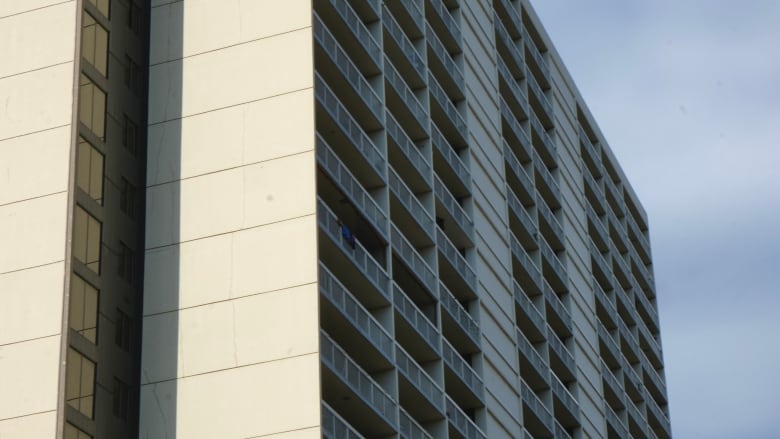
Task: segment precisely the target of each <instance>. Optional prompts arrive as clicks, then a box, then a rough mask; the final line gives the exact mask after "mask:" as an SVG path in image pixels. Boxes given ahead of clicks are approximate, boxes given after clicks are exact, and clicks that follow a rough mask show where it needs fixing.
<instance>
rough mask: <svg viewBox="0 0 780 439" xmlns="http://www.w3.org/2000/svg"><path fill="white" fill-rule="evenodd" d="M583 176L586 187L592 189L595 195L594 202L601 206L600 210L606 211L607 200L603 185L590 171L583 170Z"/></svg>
mask: <svg viewBox="0 0 780 439" xmlns="http://www.w3.org/2000/svg"><path fill="white" fill-rule="evenodd" d="M582 176H583V180H584V183H585V187H586V188H588V189H590V191H591V193H593V197H594V199H593V202H594V203H595V204H596V206H597V207H598V208H599V211H600V212H603V211H605V210H606V200H605V199H604V191H603V190H602V189H601V186H600V185H599V184H598V183H596V180H595V179H594V178H593V176H592V175H590V173H589V172H583V173H582Z"/></svg>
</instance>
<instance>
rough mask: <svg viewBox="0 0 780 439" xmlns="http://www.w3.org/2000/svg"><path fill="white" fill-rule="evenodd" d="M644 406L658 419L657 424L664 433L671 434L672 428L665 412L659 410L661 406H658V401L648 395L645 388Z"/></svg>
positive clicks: (669, 435)
mask: <svg viewBox="0 0 780 439" xmlns="http://www.w3.org/2000/svg"><path fill="white" fill-rule="evenodd" d="M644 397H645V406H646V407H647V410H648V411H649V412H651V413H652V414H653V416H654V417H655V418H656V419H657V420H658V424H659V425H660V427H661V428H662V429H663V430H664V433H666V435H667V436H668V437H671V436H672V428H671V423H670V421H669V417H668V416H666V413H664V412H663V410H661V407H659V406H658V403H657V402H655V399H653V397H652V396H651V395H650V392H648V391H647V389H645V395H644Z"/></svg>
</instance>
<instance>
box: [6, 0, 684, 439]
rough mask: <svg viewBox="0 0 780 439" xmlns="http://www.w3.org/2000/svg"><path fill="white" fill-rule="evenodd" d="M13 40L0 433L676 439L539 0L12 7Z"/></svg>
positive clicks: (651, 309) (598, 164) (599, 170)
mask: <svg viewBox="0 0 780 439" xmlns="http://www.w3.org/2000/svg"><path fill="white" fill-rule="evenodd" d="M0 51H2V52H3V53H5V54H7V56H6V62H5V63H4V64H3V65H2V66H0V96H2V97H3V98H4V101H5V102H6V105H5V108H3V109H2V110H0V171H2V172H1V174H4V175H5V177H4V178H0V243H2V248H3V251H2V252H0V292H2V294H1V295H0V395H1V396H0V437H2V438H6V437H8V438H22V437H23V438H28V437H42V438H50V437H58V438H59V437H62V438H67V439H71V438H74V439H85V438H108V437H110V438H122V437H149V438H158V437H159V438H162V437H168V438H173V437H180V438H197V437H207V438H214V437H224V438H232V437H236V438H249V437H267V438H271V437H279V438H299V437H300V438H303V437H306V438H308V437H328V438H361V437H365V438H375V437H376V438H379V437H381V438H393V437H399V438H466V439H476V438H491V439H493V438H504V437H506V438H590V437H593V438H600V437H603V438H625V437H634V438H656V437H658V438H670V437H671V428H670V424H669V418H668V416H669V414H668V405H667V396H666V395H667V392H666V384H665V380H664V372H663V356H662V349H661V344H660V337H659V320H658V312H657V306H656V290H655V284H654V280H653V275H652V257H651V252H650V245H649V239H648V220H647V215H646V213H645V212H644V210H643V209H642V206H641V204H640V202H639V200H638V199H637V197H636V195H635V194H634V192H633V191H632V189H631V187H630V184H629V183H628V180H627V178H626V176H625V175H624V174H623V172H622V170H621V169H620V166H619V164H618V162H617V160H616V159H615V157H614V155H613V154H612V152H611V150H610V148H609V146H608V145H607V143H606V141H605V140H604V136H603V135H602V133H601V132H600V131H599V129H598V126H597V124H596V122H595V120H594V118H593V116H592V115H591V114H590V112H589V111H588V109H587V106H586V104H585V102H584V101H583V99H582V97H581V96H580V95H579V93H578V91H577V89H576V86H575V85H574V81H573V79H572V78H571V77H570V76H569V74H568V72H567V71H566V68H565V66H564V64H563V62H562V60H561V59H560V57H559V56H558V54H557V53H556V52H555V49H554V48H553V47H552V44H551V42H550V39H549V37H548V36H547V34H546V33H545V31H544V29H543V25H542V23H541V22H540V20H539V18H538V17H537V16H536V14H535V13H534V11H533V8H532V7H531V5H530V3H529V2H528V1H527V0H475V1H467V0H393V1H389V0H386V1H384V2H383V1H380V0H314V1H312V0H307V1H304V0H285V1H274V0H221V1H215V0H197V1H196V0H185V1H171V0H151V1H139V0H70V1H64V2H63V1H54V0H36V1H35V2H26V1H25V2H23V1H9V2H5V3H3V5H1V6H0Z"/></svg>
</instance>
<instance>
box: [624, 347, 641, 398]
mask: <svg viewBox="0 0 780 439" xmlns="http://www.w3.org/2000/svg"><path fill="white" fill-rule="evenodd" d="M620 362H621V365H622V367H623V383H624V384H625V386H624V388H625V389H626V394H627V395H628V397H629V398H628V399H638V398H640V397H641V395H642V388H643V386H642V379H641V378H640V377H639V375H637V373H636V371H635V370H634V367H633V366H632V365H631V364H629V362H628V360H627V359H626V357H625V356H623V357H621V359H620Z"/></svg>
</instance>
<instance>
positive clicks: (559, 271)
mask: <svg viewBox="0 0 780 439" xmlns="http://www.w3.org/2000/svg"><path fill="white" fill-rule="evenodd" d="M539 242H540V244H541V245H540V248H541V250H542V251H541V253H542V262H543V264H542V273H543V274H544V277H545V279H548V280H549V282H550V283H552V284H554V285H555V286H556V290H557V291H566V290H568V283H569V277H568V275H567V273H566V267H565V266H564V264H563V262H562V261H561V259H560V257H559V256H558V254H557V253H556V252H555V250H553V249H552V247H550V244H548V243H547V241H546V240H545V239H544V238H542V239H540V240H539ZM545 268H546V269H545Z"/></svg>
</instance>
